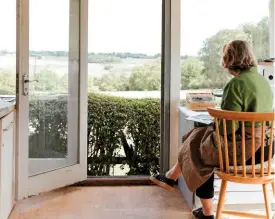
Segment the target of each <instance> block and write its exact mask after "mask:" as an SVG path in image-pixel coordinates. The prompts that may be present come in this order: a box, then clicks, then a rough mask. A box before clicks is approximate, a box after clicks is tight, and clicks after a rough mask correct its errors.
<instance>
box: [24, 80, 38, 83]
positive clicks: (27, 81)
mask: <svg viewBox="0 0 275 219" xmlns="http://www.w3.org/2000/svg"><path fill="white" fill-rule="evenodd" d="M31 82H38V80H32V81H30V80H25V81H24V83H31Z"/></svg>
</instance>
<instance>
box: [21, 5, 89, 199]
mask: <svg viewBox="0 0 275 219" xmlns="http://www.w3.org/2000/svg"><path fill="white" fill-rule="evenodd" d="M68 1H69V0H68ZM70 1H71V4H75V2H76V1H77V0H70ZM78 1H79V3H78V4H79V13H80V16H79V19H80V21H79V25H78V26H79V33H80V34H79V37H78V38H79V39H78V40H76V42H77V43H79V44H80V45H79V60H77V62H78V64H79V75H80V76H79V77H80V78H79V110H78V111H79V121H78V122H79V125H78V127H79V130H78V133H79V141H78V142H76V144H78V145H79V148H80V149H79V151H78V155H79V157H78V161H79V162H78V164H75V165H71V166H68V167H65V168H61V169H56V170H52V171H49V172H45V173H43V174H39V175H35V176H30V177H29V145H28V138H29V137H28V128H27V127H28V123H29V121H28V120H29V115H28V114H29V103H28V99H29V98H28V96H24V95H23V75H24V74H25V73H27V72H28V71H29V0H17V25H16V26H17V40H16V43H17V47H16V50H17V51H16V53H17V54H16V82H17V91H16V101H17V105H16V110H17V113H16V121H17V123H16V130H17V133H16V199H17V200H20V199H23V198H27V197H28V196H31V195H37V194H39V193H42V192H45V191H50V190H52V189H56V188H60V187H63V186H66V185H70V184H73V183H76V182H79V181H82V180H85V179H86V178H87V102H88V96H87V90H88V89H87V88H88V84H87V81H88V80H87V70H88V60H87V58H88V57H87V56H88V0H78ZM71 67H72V66H70V68H71Z"/></svg>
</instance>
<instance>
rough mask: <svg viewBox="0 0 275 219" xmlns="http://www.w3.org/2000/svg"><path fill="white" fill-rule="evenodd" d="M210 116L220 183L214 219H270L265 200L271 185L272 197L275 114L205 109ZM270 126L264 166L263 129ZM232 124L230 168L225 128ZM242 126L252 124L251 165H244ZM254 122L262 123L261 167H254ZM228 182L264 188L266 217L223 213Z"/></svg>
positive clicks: (268, 202) (240, 213) (243, 134)
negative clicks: (225, 216) (228, 218)
mask: <svg viewBox="0 0 275 219" xmlns="http://www.w3.org/2000/svg"><path fill="white" fill-rule="evenodd" d="M208 112H209V114H210V115H211V116H212V117H214V120H215V125H216V133H217V143H218V150H219V163H220V168H219V169H218V170H217V171H216V174H217V175H218V176H219V177H220V179H221V180H222V183H221V189H220V196H219V202H218V206H217V211H216V219H220V218H221V215H222V214H228V215H232V216H239V217H245V218H268V219H271V217H272V215H271V204H270V200H269V196H268V185H269V184H271V185H272V190H273V195H274V194H275V193H274V179H275V178H274V166H273V164H272V147H273V134H274V118H275V117H274V113H246V112H232V111H224V110H218V109H212V108H209V109H208ZM236 121H238V122H239V123H240V129H241V132H242V140H241V148H242V157H241V158H242V164H240V165H241V166H237V155H236V134H235V131H233V130H235V122H236ZM267 121H269V122H270V123H271V129H270V136H271V137H270V141H269V147H268V155H269V159H268V161H266V162H264V155H263V154H264V153H263V152H264V146H265V134H264V133H265V131H266V129H265V126H266V122H267ZM219 122H222V124H223V133H224V139H223V140H224V144H223V147H224V148H223V150H224V152H223V151H222V145H221V135H220V131H219V128H218V124H219ZM228 122H232V132H233V133H232V145H233V149H232V150H233V166H229V165H230V164H229V162H230V161H229V152H228V139H227V127H226V124H227V123H228ZM245 122H251V125H252V126H251V129H252V145H251V146H252V165H251V166H247V165H246V157H245V156H246V155H245ZM255 122H261V124H262V125H261V127H260V129H261V152H262V153H261V164H259V165H255ZM227 182H234V183H242V184H260V185H262V187H263V195H264V200H265V209H266V216H264V215H256V214H252V213H243V212H236V211H224V210H223V207H224V200H225V195H226V187H227Z"/></svg>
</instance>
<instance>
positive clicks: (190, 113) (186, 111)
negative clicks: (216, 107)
mask: <svg viewBox="0 0 275 219" xmlns="http://www.w3.org/2000/svg"><path fill="white" fill-rule="evenodd" d="M180 111H181V112H182V113H184V114H185V115H186V116H188V117H189V116H197V115H201V114H203V115H209V114H208V112H207V111H193V110H189V109H188V108H187V107H185V106H182V107H180Z"/></svg>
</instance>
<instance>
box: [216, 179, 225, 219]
mask: <svg viewBox="0 0 275 219" xmlns="http://www.w3.org/2000/svg"><path fill="white" fill-rule="evenodd" d="M226 187H227V181H225V180H222V185H221V189H220V197H219V202H218V207H217V212H216V219H221V217H222V211H223V206H224V200H225V195H226Z"/></svg>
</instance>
